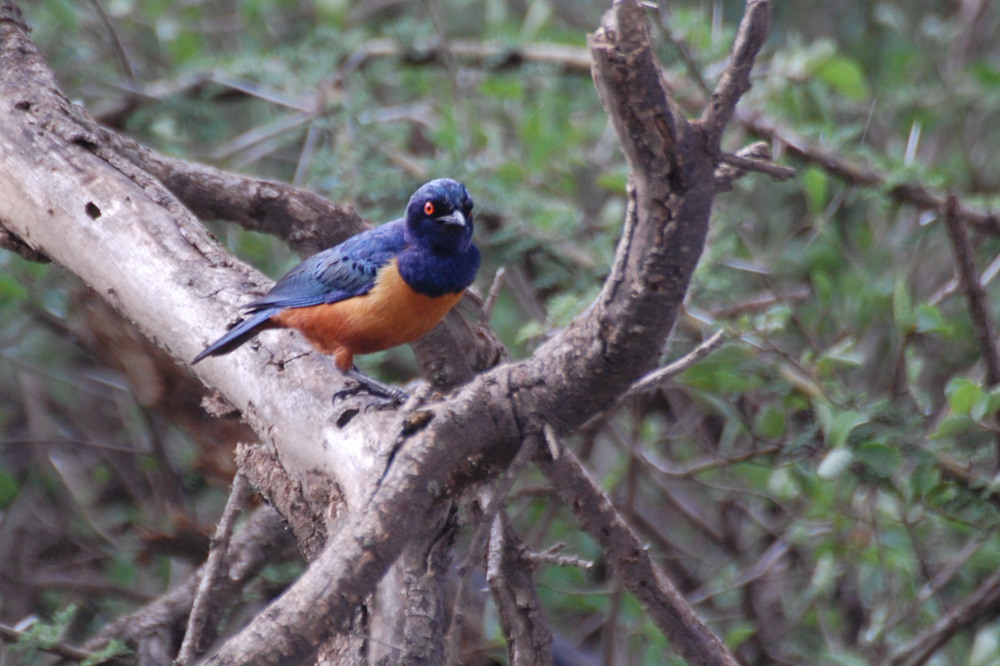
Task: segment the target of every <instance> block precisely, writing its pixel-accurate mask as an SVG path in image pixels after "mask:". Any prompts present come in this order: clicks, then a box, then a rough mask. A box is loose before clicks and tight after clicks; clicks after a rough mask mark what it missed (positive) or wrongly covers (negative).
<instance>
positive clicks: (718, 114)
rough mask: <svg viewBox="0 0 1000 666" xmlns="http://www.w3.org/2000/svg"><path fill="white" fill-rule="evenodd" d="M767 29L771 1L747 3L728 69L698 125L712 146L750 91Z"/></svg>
mask: <svg viewBox="0 0 1000 666" xmlns="http://www.w3.org/2000/svg"><path fill="white" fill-rule="evenodd" d="M770 27H771V4H770V2H768V0H748V2H747V6H746V10H745V11H744V13H743V20H742V21H741V22H740V27H739V30H738V31H737V32H736V39H735V41H733V48H732V50H731V51H730V54H729V66H728V67H726V70H725V72H723V74H722V78H720V79H719V83H718V84H717V85H716V86H715V90H714V91H712V99H711V101H710V102H709V104H708V107H707V108H706V109H705V113H703V114H702V117H701V124H702V126H703V127H704V128H705V130H706V131H707V132H708V136H709V138H710V139H709V140H710V141H712V142H713V143H715V144H718V143H719V141H720V140H721V139H722V132H723V131H724V130H725V129H726V126H727V125H728V124H729V121H730V120H731V119H732V117H733V113H734V112H735V111H736V103H737V102H739V101H740V98H741V97H743V95H744V94H745V93H746V92H747V91H748V90H750V72H751V71H752V70H753V64H754V61H755V60H756V59H757V54H758V53H760V50H761V48H762V47H763V46H764V40H766V39H767V33H768V30H770Z"/></svg>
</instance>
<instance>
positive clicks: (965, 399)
mask: <svg viewBox="0 0 1000 666" xmlns="http://www.w3.org/2000/svg"><path fill="white" fill-rule="evenodd" d="M944 394H945V395H946V396H947V397H948V406H949V407H951V411H952V413H954V414H960V415H966V416H967V415H968V414H969V412H970V411H971V410H972V406H973V405H975V404H976V403H977V402H978V401H979V400H980V399H982V397H983V389H982V387H981V386H980V385H979V384H976V383H975V382H972V381H970V380H968V379H965V378H964V377H957V378H955V379H952V380H951V381H950V382H948V385H947V386H945V389H944Z"/></svg>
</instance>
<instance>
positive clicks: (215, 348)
mask: <svg viewBox="0 0 1000 666" xmlns="http://www.w3.org/2000/svg"><path fill="white" fill-rule="evenodd" d="M275 312H277V310H276V309H275V308H267V309H265V310H260V311H258V312H255V313H253V314H252V315H251V316H250V317H249V318H247V319H244V320H243V321H241V322H240V323H238V324H236V326H233V327H232V328H231V329H229V332H228V333H226V334H225V335H223V336H222V337H221V338H219V339H218V340H216V341H215V342H213V343H212V344H210V345H209V346H207V347H205V349H204V350H202V352H201V353H200V354H198V355H197V356H195V357H194V360H193V361H191V365H194V364H195V363H197V362H198V361H200V360H202V359H203V358H205V357H207V356H221V355H222V354H228V353H229V352H231V351H233V350H235V349H236V348H237V347H239V346H240V345H242V344H243V343H244V342H246V341H247V340H249V339H251V338H252V337H253V336H255V335H257V334H258V333H260V332H261V331H262V330H264V329H265V328H270V326H269V324H270V323H271V322H270V319H271V316H272V315H273V314H274V313H275Z"/></svg>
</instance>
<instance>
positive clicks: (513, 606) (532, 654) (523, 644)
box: [486, 512, 552, 666]
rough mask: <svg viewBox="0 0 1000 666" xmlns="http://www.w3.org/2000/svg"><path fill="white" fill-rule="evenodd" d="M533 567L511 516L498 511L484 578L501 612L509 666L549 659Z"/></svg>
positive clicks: (549, 634) (549, 639)
mask: <svg viewBox="0 0 1000 666" xmlns="http://www.w3.org/2000/svg"><path fill="white" fill-rule="evenodd" d="M533 569H534V567H533V566H532V563H531V561H529V560H528V559H527V558H526V553H525V549H524V544H523V543H521V540H520V539H518V538H517V535H516V534H515V533H514V530H513V528H512V527H511V524H510V519H509V518H508V517H507V514H506V513H504V512H500V513H499V514H497V515H496V516H494V518H493V525H492V526H491V527H490V539H489V546H488V548H487V551H486V582H487V583H488V584H489V586H490V590H491V591H492V592H493V598H494V599H495V600H496V602H497V609H498V610H499V612H500V622H501V624H502V625H503V633H504V636H506V638H507V658H508V661H509V662H510V664H511V666H533V665H535V664H537V665H538V666H545V665H546V664H551V663H552V630H551V629H550V628H549V623H548V621H547V620H546V619H545V614H544V613H543V612H542V607H541V601H539V599H538V593H537V592H536V591H535V583H534V580H533V577H532V575H531V574H532V571H533Z"/></svg>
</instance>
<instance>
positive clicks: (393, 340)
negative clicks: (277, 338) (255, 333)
mask: <svg viewBox="0 0 1000 666" xmlns="http://www.w3.org/2000/svg"><path fill="white" fill-rule="evenodd" d="M461 298H462V294H461V293H458V294H446V295H444V296H441V297H439V298H430V297H429V296H424V295H423V294H418V293H417V292H415V291H413V289H411V288H410V286H409V285H407V284H406V283H405V282H404V281H403V278H402V277H401V276H400V275H399V267H398V266H397V265H396V261H395V260H393V261H392V262H391V263H389V264H388V265H386V266H385V268H383V269H382V270H381V271H380V272H379V274H378V278H377V280H376V282H375V286H374V287H373V288H372V290H371V291H369V292H368V293H367V294H364V295H363V296H356V297H354V298H348V299H347V300H344V301H340V302H339V303H331V304H329V305H314V306H311V307H307V308H291V309H288V310H284V311H282V312H280V313H278V314H276V315H274V316H273V317H272V318H271V319H272V321H274V322H275V323H276V324H278V325H279V326H283V327H286V328H294V329H296V330H298V331H300V332H301V333H302V334H303V335H305V337H306V339H308V340H309V342H311V343H312V344H313V346H314V347H316V348H317V349H318V350H320V351H321V352H323V353H326V354H333V355H334V358H335V360H336V363H337V367H338V368H340V369H341V370H345V371H346V370H349V369H350V368H351V366H352V365H353V364H354V358H353V357H354V355H355V354H370V353H372V352H376V351H382V350H383V349H389V348H390V347H395V346H396V345H401V344H404V343H407V342H411V341H413V340H416V339H417V338H419V337H420V336H421V335H423V334H424V333H426V332H428V331H429V330H431V329H432V328H434V327H435V326H436V325H437V324H438V322H439V321H441V319H442V318H443V317H444V316H445V315H446V314H448V310H450V309H451V308H452V307H453V306H454V305H455V304H456V303H458V301H459V299H461Z"/></svg>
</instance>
